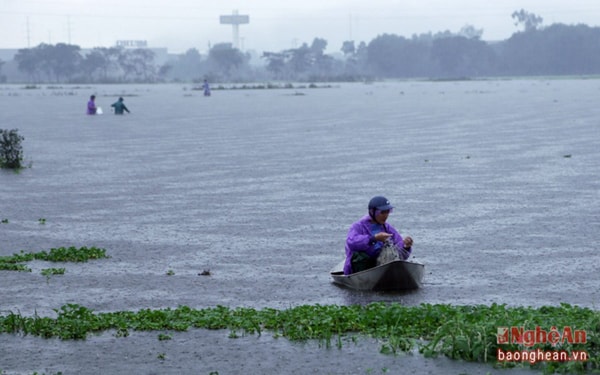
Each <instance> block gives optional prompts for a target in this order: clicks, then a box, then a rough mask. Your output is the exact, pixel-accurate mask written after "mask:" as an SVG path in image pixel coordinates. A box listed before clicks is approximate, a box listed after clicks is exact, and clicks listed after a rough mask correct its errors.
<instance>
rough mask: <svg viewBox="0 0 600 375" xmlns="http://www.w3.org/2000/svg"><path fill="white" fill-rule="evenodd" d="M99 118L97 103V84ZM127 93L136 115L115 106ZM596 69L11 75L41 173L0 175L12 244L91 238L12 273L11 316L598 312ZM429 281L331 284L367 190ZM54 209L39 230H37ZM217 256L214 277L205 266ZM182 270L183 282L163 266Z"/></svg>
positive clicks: (5, 240) (1, 230) (8, 103)
mask: <svg viewBox="0 0 600 375" xmlns="http://www.w3.org/2000/svg"><path fill="white" fill-rule="evenodd" d="M91 94H96V95H97V100H96V101H97V104H98V105H100V106H102V107H103V109H104V112H105V113H104V115H101V116H85V115H84V112H85V104H86V102H87V99H88V97H89V95H91ZM118 96H124V97H125V103H126V104H127V106H128V107H129V109H130V110H131V111H132V114H130V115H125V116H114V115H112V114H110V111H109V108H110V104H111V103H112V102H114V101H115V100H116V99H117V98H118ZM599 99H600V81H598V80H545V79H532V80H504V81H476V82H397V83H375V84H371V85H365V84H342V85H339V86H334V87H331V88H318V89H309V88H296V89H291V90H283V89H281V90H221V91H219V90H215V91H214V92H213V96H211V97H209V98H205V97H203V96H202V95H201V92H199V91H192V90H190V86H185V85H160V86H158V85H157V86H151V85H149V86H110V85H109V86H88V87H82V86H79V87H72V86H62V87H44V86H43V87H42V88H40V89H34V90H32V89H24V88H23V87H22V86H0V116H1V117H0V118H1V119H2V124H1V125H0V127H1V128H5V129H13V128H18V129H19V133H20V134H21V135H23V136H24V137H25V140H24V142H23V148H24V152H25V158H26V160H25V161H26V163H31V168H27V169H25V170H23V171H22V172H21V173H19V174H13V173H11V172H7V171H0V194H1V195H2V200H1V201H0V219H7V220H8V221H9V222H8V223H5V224H0V238H1V239H2V240H1V241H0V255H10V254H12V253H15V252H18V251H20V250H25V251H32V252H37V251H42V250H49V249H50V248H51V247H59V246H77V247H79V246H98V247H102V248H105V249H106V250H107V253H108V254H109V255H110V256H111V258H110V259H108V260H100V261H92V262H89V263H85V264H66V265H61V267H62V266H64V267H65V268H66V274H65V275H64V276H61V277H52V278H51V279H50V280H49V282H48V283H46V279H45V277H44V276H42V275H40V272H39V270H40V269H41V268H46V267H48V265H47V264H43V263H32V264H30V266H31V268H33V269H34V272H32V273H15V272H0V282H1V284H2V285H3V286H2V291H1V292H0V293H1V296H2V298H1V302H0V305H1V306H0V310H4V311H6V310H13V311H14V310H19V311H21V312H22V313H24V314H33V313H34V312H36V311H37V313H39V314H42V315H43V314H52V313H53V312H52V309H54V308H58V307H60V306H61V305H62V304H64V303H79V304H81V305H85V306H87V307H89V308H92V309H94V310H97V311H114V310H135V309H140V308H163V307H174V306H177V305H188V306H191V307H194V308H203V307H209V306H215V305H218V304H220V305H226V306H232V307H234V306H251V307H257V308H262V307H275V308H286V307H290V306H294V305H300V304H317V303H318V304H353V303H367V302H370V301H379V300H384V301H398V302H401V303H405V304H420V303H451V304H489V303H493V302H496V303H506V304H509V305H533V306H539V305H545V304H551V305H556V304H558V303H560V302H568V303H572V304H578V305H584V306H591V307H597V302H598V301H599V300H600V299H599V297H600V288H599V287H600V274H599V273H598V272H597V265H598V263H599V262H600V255H599V254H598V252H597V243H598V242H599V240H600V234H599V233H600V132H599V127H600V126H599V125H600V124H599V119H600V106H598V102H599ZM379 194H383V195H385V196H386V197H388V198H389V199H390V200H391V201H392V203H393V204H395V206H396V210H395V211H394V213H393V214H392V215H390V219H389V222H390V223H392V224H393V225H395V226H396V227H397V228H398V229H399V231H400V232H401V233H402V234H405V235H410V236H412V237H413V239H414V240H415V246H414V258H415V260H417V261H419V262H422V263H424V264H425V265H426V275H425V280H424V281H425V286H424V288H423V289H421V290H418V291H415V292H411V293H401V294H389V293H385V294H380V293H359V292H353V291H349V290H346V289H341V288H339V287H337V286H335V285H333V284H332V283H331V280H330V277H329V270H330V269H331V268H332V267H333V266H334V265H335V264H336V263H337V262H339V261H340V260H341V259H342V258H343V243H344V239H345V235H346V232H347V230H348V228H349V226H350V225H351V224H352V222H353V221H355V220H357V219H358V218H359V217H360V216H362V215H363V214H365V213H366V205H367V203H368V200H369V199H370V198H371V196H373V195H379ZM40 218H44V219H46V220H45V224H40V222H39V220H38V219H40ZM205 269H209V270H210V272H211V276H208V277H206V276H199V275H198V274H199V273H201V272H202V271H203V270H205ZM169 270H171V271H173V272H174V275H172V276H167V275H166V273H167V272H168V271H169Z"/></svg>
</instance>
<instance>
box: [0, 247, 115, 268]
mask: <svg viewBox="0 0 600 375" xmlns="http://www.w3.org/2000/svg"><path fill="white" fill-rule="evenodd" d="M102 258H109V257H108V256H107V255H106V250H105V249H100V248H97V247H93V246H92V247H89V248H88V247H85V246H84V247H80V248H76V247H74V246H71V247H59V248H52V249H50V252H45V251H41V252H38V253H26V252H24V251H23V250H21V252H19V253H18V254H13V255H11V256H0V270H3V271H26V272H31V269H29V268H28V267H26V266H25V265H23V264H19V263H24V262H30V261H32V260H43V261H48V262H87V261H88V260H90V259H102ZM59 270H60V269H59ZM63 273H64V271H63Z"/></svg>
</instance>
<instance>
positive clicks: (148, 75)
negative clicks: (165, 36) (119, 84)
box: [118, 48, 156, 82]
mask: <svg viewBox="0 0 600 375" xmlns="http://www.w3.org/2000/svg"><path fill="white" fill-rule="evenodd" d="M154 56H155V54H154V52H153V51H152V50H150V49H147V48H136V49H132V50H127V49H126V50H122V51H121V54H120V56H119V60H118V61H119V64H120V65H121V68H122V69H123V70H124V72H125V79H126V80H129V81H131V80H133V81H141V82H153V81H155V80H156V66H155V65H154Z"/></svg>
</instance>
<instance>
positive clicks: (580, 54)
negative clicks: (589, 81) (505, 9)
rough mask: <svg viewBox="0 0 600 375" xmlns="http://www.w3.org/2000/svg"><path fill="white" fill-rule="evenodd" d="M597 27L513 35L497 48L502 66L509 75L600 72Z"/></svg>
mask: <svg viewBox="0 0 600 375" xmlns="http://www.w3.org/2000/svg"><path fill="white" fill-rule="evenodd" d="M598 41H600V28H597V27H595V28H591V27H589V26H586V25H577V26H567V25H563V24H554V25H552V26H550V27H546V28H544V29H542V30H533V31H531V32H528V33H516V34H513V35H512V36H511V37H510V38H509V39H508V40H507V41H505V42H504V43H503V44H502V45H501V53H502V57H503V60H502V62H503V64H502V67H503V69H504V72H505V73H506V74H511V75H567V74H598V73H600V49H598Z"/></svg>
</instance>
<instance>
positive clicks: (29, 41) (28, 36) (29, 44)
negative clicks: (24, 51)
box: [26, 16, 31, 48]
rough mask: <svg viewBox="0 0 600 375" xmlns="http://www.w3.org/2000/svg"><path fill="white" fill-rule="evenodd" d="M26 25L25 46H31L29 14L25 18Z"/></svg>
mask: <svg viewBox="0 0 600 375" xmlns="http://www.w3.org/2000/svg"><path fill="white" fill-rule="evenodd" d="M26 26H27V48H31V34H30V33H29V16H27V18H26Z"/></svg>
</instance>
